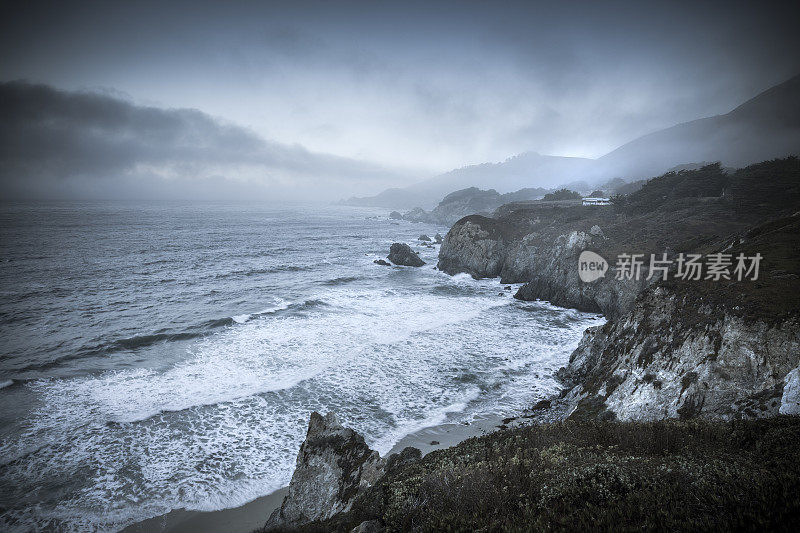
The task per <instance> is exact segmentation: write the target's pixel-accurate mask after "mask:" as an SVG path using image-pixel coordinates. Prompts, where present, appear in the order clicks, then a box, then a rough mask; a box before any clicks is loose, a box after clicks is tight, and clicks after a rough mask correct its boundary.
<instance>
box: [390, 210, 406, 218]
mask: <svg viewBox="0 0 800 533" xmlns="http://www.w3.org/2000/svg"><path fill="white" fill-rule="evenodd" d="M389 218H391V219H392V220H402V219H403V215H402V214H400V212H399V211H392V212H391V213H389Z"/></svg>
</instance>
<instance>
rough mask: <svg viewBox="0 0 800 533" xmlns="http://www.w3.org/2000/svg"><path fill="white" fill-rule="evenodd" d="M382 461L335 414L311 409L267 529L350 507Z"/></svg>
mask: <svg viewBox="0 0 800 533" xmlns="http://www.w3.org/2000/svg"><path fill="white" fill-rule="evenodd" d="M383 466H384V461H383V459H381V457H380V455H379V454H378V452H376V451H373V450H371V449H370V448H369V447H368V446H367V444H366V443H365V442H364V438H363V437H362V436H361V435H359V434H358V433H356V432H355V431H353V430H352V429H350V428H346V427H343V426H342V425H341V424H340V423H339V421H338V419H337V418H336V415H335V414H334V413H328V414H327V415H326V416H324V417H323V416H322V415H321V414H319V413H316V412H314V413H311V420H310V422H309V424H308V433H307V434H306V440H305V442H303V445H302V446H301V447H300V453H298V454H297V466H296V468H295V471H294V474H293V475H292V481H291V483H289V493H288V494H287V495H286V497H285V498H284V500H283V503H282V504H281V507H280V508H279V509H276V510H275V512H273V513H272V516H270V518H269V521H268V522H267V524H266V527H265V529H266V530H268V531H269V530H275V529H281V528H291V527H295V526H299V525H302V524H305V523H308V522H310V521H313V520H325V519H327V518H330V517H331V516H333V515H334V514H336V513H340V512H346V511H349V510H350V507H351V505H352V503H353V500H354V499H355V498H356V496H357V495H358V494H359V493H360V492H361V491H363V490H365V489H366V488H368V487H370V486H371V485H372V484H373V483H375V481H377V480H378V478H379V477H380V476H381V475H382V474H383Z"/></svg>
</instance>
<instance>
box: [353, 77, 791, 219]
mask: <svg viewBox="0 0 800 533" xmlns="http://www.w3.org/2000/svg"><path fill="white" fill-rule="evenodd" d="M798 154H800V75H799V76H795V77H794V78H792V79H790V80H788V81H786V82H784V83H782V84H780V85H777V86H775V87H772V88H770V89H768V90H766V91H764V92H762V93H761V94H759V95H757V96H756V97H754V98H752V99H750V100H748V101H747V102H745V103H743V104H742V105H740V106H739V107H737V108H736V109H734V110H733V111H731V112H730V113H726V114H724V115H718V116H714V117H707V118H701V119H698V120H694V121H691V122H685V123H682V124H678V125H676V126H672V127H670V128H666V129H663V130H659V131H656V132H654V133H650V134H648V135H644V136H642V137H639V138H638V139H634V140H633V141H631V142H629V143H627V144H625V145H623V146H620V147H619V148H617V149H616V150H614V151H612V152H609V153H608V154H606V155H604V156H602V157H600V158H599V159H583V158H578V157H556V156H548V155H540V154H537V153H535V152H526V153H523V154H520V155H518V156H515V157H512V158H509V159H508V160H506V161H503V162H501V163H484V164H481V165H471V166H467V167H463V168H458V169H455V170H451V171H450V172H447V173H445V174H441V175H439V176H435V177H433V178H430V179H427V180H424V181H422V182H420V183H417V184H414V185H411V186H409V187H405V188H403V189H389V190H387V191H385V192H384V193H381V194H380V195H378V196H376V197H372V198H360V199H351V200H350V201H347V202H346V203H347V204H348V205H379V206H383V207H391V208H406V207H412V204H413V206H414V207H416V206H419V207H425V208H427V207H428V206H432V205H434V204H435V199H438V198H441V197H443V196H444V195H446V194H448V193H450V192H451V191H455V190H459V189H464V188H467V187H479V188H484V189H496V190H498V191H499V192H501V193H503V192H509V191H512V190H516V189H520V188H523V187H536V186H539V187H557V186H564V185H565V184H566V186H567V188H573V189H574V188H577V189H580V188H581V186H591V185H592V184H594V185H597V184H599V183H601V182H605V181H607V180H610V179H612V178H618V177H624V178H626V179H628V180H638V179H642V178H648V177H650V176H656V175H658V174H661V173H663V172H667V171H668V170H670V169H673V168H676V167H677V168H680V166H686V164H687V163H690V162H693V161H719V162H721V163H722V165H723V166H725V167H742V166H745V165H749V164H752V163H755V162H757V161H764V160H767V159H773V158H776V157H786V156H788V155H798ZM691 166H694V165H691ZM569 182H574V183H569ZM578 185H580V186H578ZM587 192H588V191H587ZM415 201H416V202H418V203H414V202H415Z"/></svg>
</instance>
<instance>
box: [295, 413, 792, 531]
mask: <svg viewBox="0 0 800 533" xmlns="http://www.w3.org/2000/svg"><path fill="white" fill-rule="evenodd" d="M799 439H800V419H798V418H796V417H778V418H773V419H762V420H755V421H736V422H714V421H707V420H705V421H704V420H691V421H676V420H669V421H661V422H652V423H634V422H625V423H623V422H576V421H567V422H562V423H557V424H549V425H543V426H531V427H523V428H518V429H512V430H506V431H500V432H496V433H492V434H490V435H486V436H483V437H477V438H472V439H469V440H467V441H464V442H463V443H461V444H460V445H458V446H456V447H454V448H449V449H446V450H439V451H436V452H432V453H430V454H429V455H427V456H426V457H424V458H423V459H422V460H421V461H418V462H414V463H411V464H409V465H407V466H405V467H403V468H399V469H396V470H394V471H392V472H390V473H389V474H387V475H386V476H385V477H384V478H383V479H382V480H381V481H379V483H378V484H377V485H376V486H374V487H373V488H372V489H371V490H370V491H368V492H367V493H366V494H365V495H364V497H362V498H360V499H358V500H356V503H355V505H354V507H353V510H352V511H351V512H350V513H347V514H344V515H339V516H336V517H334V518H332V519H331V520H329V521H326V522H317V523H314V524H311V525H310V526H308V527H307V528H306V529H307V530H311V531H320V530H326V531H329V530H339V531H344V530H349V529H350V528H352V527H355V526H357V525H358V524H360V523H361V522H363V521H366V520H375V519H378V520H380V521H381V522H382V523H383V524H384V525H385V527H386V529H387V530H388V531H433V530H437V531H438V530H448V531H475V530H480V531H496V530H569V531H587V530H620V529H622V530H673V531H685V530H711V529H713V530H765V529H766V530H791V529H792V528H793V527H794V524H796V521H797V519H798V518H800V498H798V496H797V494H798V493H799V492H798V490H800V448H798V446H797V445H796V443H797V442H798V441H799Z"/></svg>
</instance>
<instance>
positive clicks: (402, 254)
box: [389, 242, 425, 267]
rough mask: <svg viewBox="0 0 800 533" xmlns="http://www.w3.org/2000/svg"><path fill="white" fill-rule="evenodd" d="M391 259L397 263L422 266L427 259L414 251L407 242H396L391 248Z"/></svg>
mask: <svg viewBox="0 0 800 533" xmlns="http://www.w3.org/2000/svg"><path fill="white" fill-rule="evenodd" d="M389 261H391V262H392V263H394V264H395V265H403V266H412V267H421V266H422V265H424V264H425V261H423V260H422V259H420V258H419V256H418V255H417V254H416V253H414V251H413V250H412V249H411V247H410V246H409V245H407V244H403V243H399V242H396V243H394V244H392V246H391V247H390V248H389Z"/></svg>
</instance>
